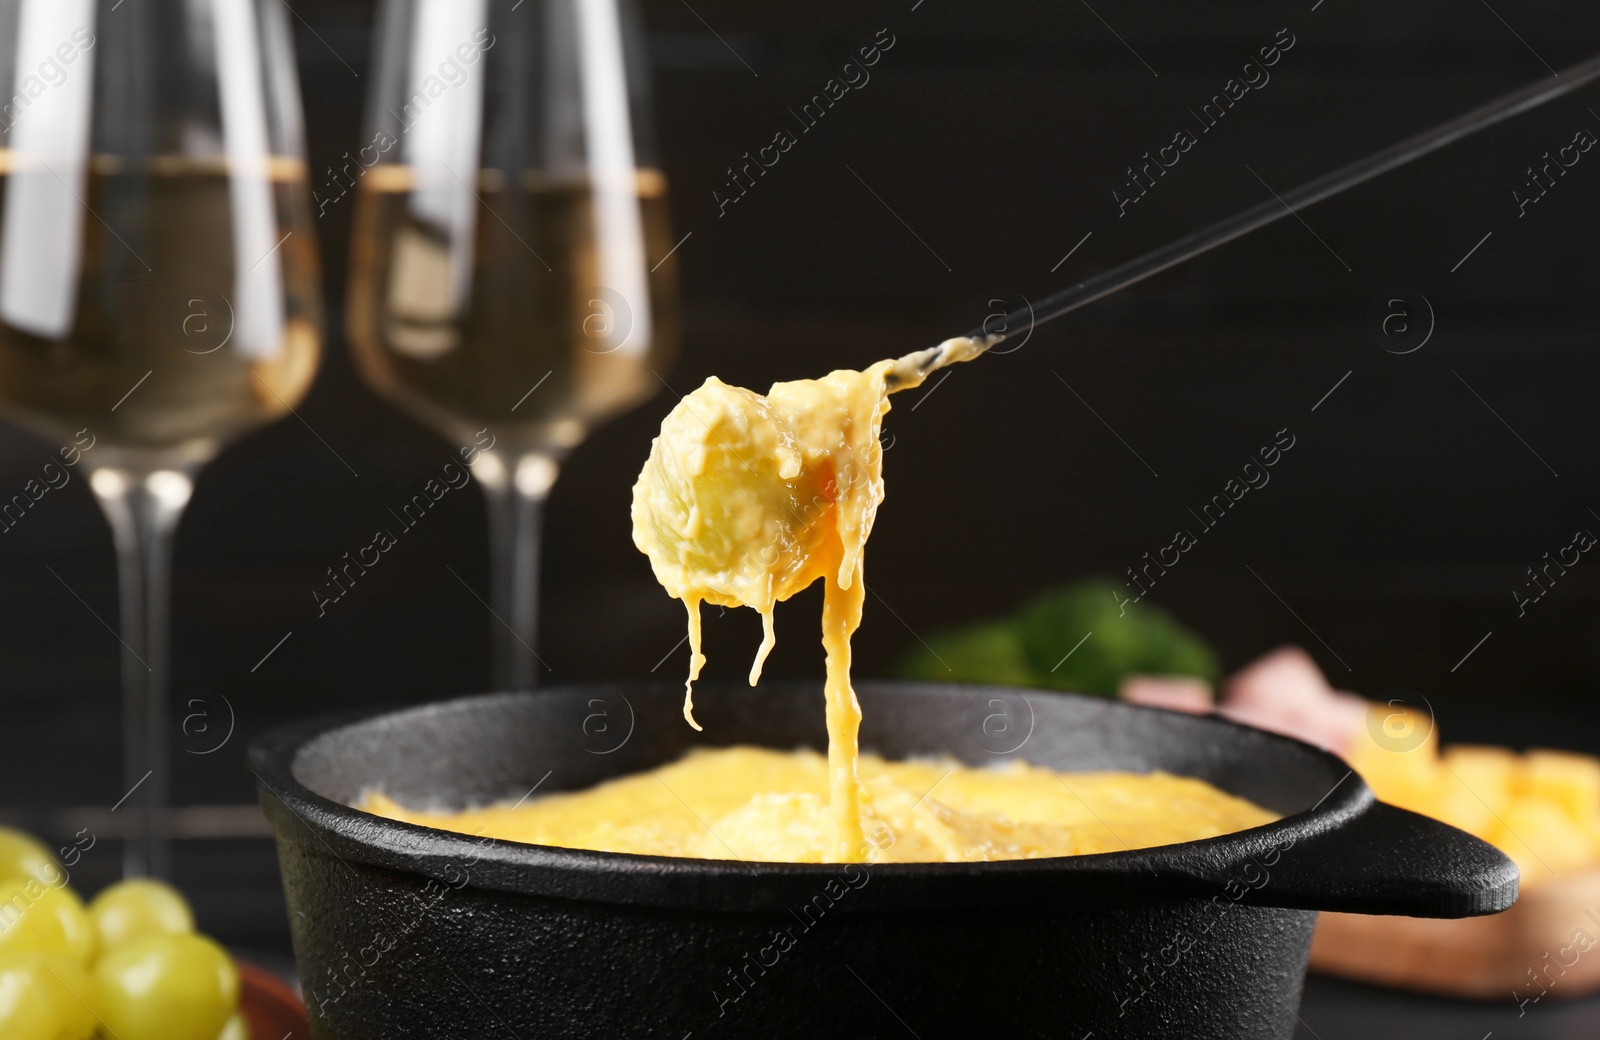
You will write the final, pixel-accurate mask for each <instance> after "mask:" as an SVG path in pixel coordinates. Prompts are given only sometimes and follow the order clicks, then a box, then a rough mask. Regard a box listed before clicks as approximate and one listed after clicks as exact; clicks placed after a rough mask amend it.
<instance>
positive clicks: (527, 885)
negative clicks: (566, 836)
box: [250, 682, 1516, 917]
mask: <svg viewBox="0 0 1600 1040" xmlns="http://www.w3.org/2000/svg"><path fill="white" fill-rule="evenodd" d="M920 685H926V684H910V683H882V682H869V683H862V684H860V686H859V688H860V689H861V690H862V691H863V692H871V693H876V692H878V691H891V692H894V691H915V690H916V689H917V688H918V686H920ZM940 688H942V689H954V688H956V687H951V686H943V687H940ZM614 689H627V690H630V691H633V690H640V691H643V690H645V689H646V687H644V686H643V685H642V684H598V685H574V686H566V687H559V688H548V689H541V690H538V691H532V692H517V693H490V694H472V695H467V696H462V697H456V698H450V699H446V700H441V701H433V702H429V703H426V704H422V705H415V706H410V707H403V708H399V709H390V710H374V709H370V708H369V709H364V710H355V711H346V712H341V713H337V714H331V715H324V716H321V717H318V718H314V719H310V720H307V721H304V722H301V723H297V724H293V725H290V726H285V727H282V728H280V729H277V730H275V731H273V732H271V733H269V734H267V735H266V736H264V737H262V738H260V739H259V740H258V741H257V742H256V743H255V744H254V745H253V746H252V749H251V756H250V757H251V766H252V771H253V773H254V774H255V776H256V779H257V780H258V781H259V782H260V785H261V789H262V790H261V800H262V805H263V808H264V810H265V811H266V812H267V814H268V816H269V818H271V819H272V821H273V824H274V828H275V830H276V831H277V833H278V836H279V840H280V842H282V841H285V840H295V839H296V838H297V836H298V835H303V833H304V830H305V829H309V831H310V832H311V834H312V836H313V838H314V840H312V841H310V842H305V843H303V844H305V845H306V846H307V847H308V848H309V849H311V850H312V851H314V852H315V851H318V850H320V851H326V852H328V853H331V854H332V855H334V856H336V857H338V858H339V859H341V860H345V861H356V862H361V863H366V864H369V865H375V866H379V867H386V868H390V869H397V870H402V871H406V872H410V873H419V874H423V875H427V876H429V877H433V878H435V879H437V880H438V881H440V882H442V883H444V884H446V885H450V886H451V887H461V886H464V885H466V884H468V883H470V884H472V885H474V886H475V887H478V888H486V889H493V890H499V891H508V892H521V893H526V894H533V895H548V896H556V897H565V898H575V899H583V900H599V901H602V902H614V903H630V904H643V905H693V906H697V907H699V908H702V909H715V908H716V907H714V906H712V905H709V904H712V903H720V904H724V906H723V908H725V909H730V910H733V909H747V908H749V906H750V904H751V903H756V904H759V903H762V902H765V901H766V900H764V899H762V898H761V897H762V895H763V893H764V887H765V886H768V885H776V884H780V883H781V884H783V885H784V886H785V888H786V889H788V890H789V891H790V892H803V891H805V890H807V889H810V890H816V889H818V888H819V887H820V886H822V885H824V884H825V883H827V882H829V881H830V880H834V879H838V878H839V877H840V876H841V873H842V872H845V871H847V869H848V867H849V866H850V865H848V864H841V863H780V862H767V861H748V862H747V861H741V860H734V859H728V860H720V859H698V858H688V857H669V856H656V855H640V854H634V853H623V852H603V851H598V850H592V849H579V848H568V847H563V846H551V845H535V844H531V843H524V842H514V841H509V840H505V839H486V838H481V837H478V836H475V835H472V834H466V833H461V832H455V831H446V830H440V829H437V828H432V827H424V826H419V825H416V824H410V823H403V822H400V821H397V820H392V819H389V818H386V817H381V816H377V815H374V814H371V813H368V812H365V811H363V810H360V809H356V808H354V807H352V806H349V805H346V804H343V803H342V802H339V801H336V800H334V799H331V798H328V797H326V796H324V795H322V794H319V793H317V792H316V791H313V790H312V789H311V788H309V787H308V786H306V784H304V783H303V782H302V781H301V780H300V778H299V775H298V774H299V771H300V770H299V767H300V766H301V765H302V763H303V760H304V759H305V758H306V756H307V752H308V749H311V748H313V747H314V746H315V745H316V743H317V742H318V741H320V740H326V739H336V738H337V737H338V736H339V735H340V734H344V733H349V732H351V731H353V730H354V729H356V728H357V727H359V726H360V725H361V724H363V723H371V722H376V721H378V720H386V721H392V722H407V721H410V722H415V721H417V720H418V719H421V718H426V717H428V716H444V715H447V714H449V713H452V712H461V711H471V710H472V709H474V708H480V709H481V708H488V707H492V706H494V705H496V704H501V703H506V702H520V701H524V700H526V699H528V698H547V697H558V696H561V695H562V694H567V695H571V694H574V693H580V694H587V693H592V692H596V691H602V690H614ZM708 689H714V687H712V686H708ZM986 689H991V690H995V691H1006V692H1009V693H1011V694H1022V695H1026V696H1027V697H1030V698H1046V699H1056V698H1059V699H1068V700H1078V699H1082V700H1093V701H1095V702H1098V703H1100V704H1104V705H1105V706H1106V707H1107V708H1110V709H1112V710H1113V711H1114V712H1115V713H1119V714H1120V713H1130V714H1133V715H1136V714H1139V713H1148V712H1157V713H1159V714H1162V715H1172V714H1174V713H1171V712H1163V711H1161V710H1160V709H1154V708H1147V707H1143V706H1139V705H1132V704H1126V703H1122V702H1115V701H1105V700H1104V699H1103V698H1085V697H1083V696H1082V695H1079V694H1069V693H1062V692H1058V691H1050V690H1033V689H1029V690H1014V689H1008V688H1004V687H990V688H986ZM1183 720H1184V721H1183V722H1182V723H1181V724H1182V725H1185V726H1194V727H1197V728H1206V727H1217V728H1219V729H1223V730H1237V731H1245V732H1248V733H1249V734H1250V739H1251V740H1252V741H1255V742H1258V743H1263V742H1264V743H1265V744H1268V745H1270V744H1278V745H1281V746H1284V747H1291V748H1294V749H1295V751H1296V753H1298V754H1300V755H1303V756H1308V758H1310V759H1311V760H1320V764H1321V765H1323V766H1325V767H1328V769H1329V771H1330V772H1332V773H1334V774H1335V775H1337V774H1340V773H1342V774H1343V775H1342V777H1341V778H1340V779H1339V780H1338V782H1336V783H1335V784H1334V785H1333V786H1332V788H1331V789H1330V790H1329V791H1328V792H1327V794H1325V795H1324V796H1323V797H1322V799H1321V800H1320V801H1319V802H1317V803H1316V804H1315V805H1313V806H1311V807H1310V808H1308V809H1302V810H1300V811H1298V812H1294V813H1291V814H1289V815H1286V816H1284V817H1282V818H1280V819H1278V820H1275V821H1273V822H1271V823H1267V824H1263V825H1260V826H1257V827H1252V828H1248V829H1246V830H1241V831H1234V832H1229V833H1226V834H1221V835H1216V836H1213V837H1208V838H1202V839H1197V840H1194V841H1187V842H1179V843H1174V844H1167V845H1158V846H1151V847H1146V848H1134V849H1126V850H1120V851H1112V852H1102V853H1094V854H1086V855H1080V856H1061V857H1045V858H1037V859H1009V860H994V861H981V862H961V863H942V862H928V863H871V864H866V865H861V866H860V867H859V869H860V870H862V871H867V872H870V876H871V880H872V887H873V888H874V889H875V890H876V891H877V893H879V894H881V893H882V892H883V891H884V890H886V889H895V888H898V887H900V886H934V887H937V888H939V889H940V890H944V891H947V893H948V894H950V895H952V896H955V897H958V898H959V897H961V896H970V895H972V894H973V892H974V889H973V886H974V885H979V886H987V887H988V889H990V890H992V891H990V892H989V893H988V894H987V897H986V898H983V899H982V900H981V901H982V902H984V903H990V902H993V903H995V904H996V905H1008V904H1014V903H1017V902H1023V901H1027V900H1028V899H1030V898H1032V895H1030V893H1031V894H1033V895H1037V893H1038V892H1039V891H1040V889H1039V884H1038V883H1044V882H1048V881H1050V880H1052V879H1059V881H1067V880H1068V879H1074V878H1075V879H1079V880H1080V881H1081V882H1082V883H1088V882H1090V881H1091V879H1092V880H1093V881H1094V882H1095V883H1096V887H1097V888H1102V887H1103V888H1105V889H1106V890H1107V891H1108V892H1110V891H1117V892H1128V893H1141V892H1142V893H1143V896H1144V898H1150V897H1151V896H1152V895H1154V894H1160V895H1165V896H1171V897H1184V896H1189V897H1196V896H1198V897H1205V896H1208V895H1209V896H1215V895H1217V894H1218V893H1219V892H1222V891H1224V890H1226V891H1227V892H1228V895H1227V897H1226V898H1227V899H1228V900H1229V901H1232V902H1239V903H1242V904H1256V905H1268V906H1288V907H1299V908H1305V909H1343V910H1354V911H1356V912H1369V913H1372V912H1397V913H1414V914H1417V915H1418V916H1423V915H1426V916H1448V917H1455V916H1466V915H1469V914H1480V913H1492V912H1497V911H1498V910H1501V909H1504V908H1505V907H1506V906H1509V905H1510V903H1511V902H1512V901H1514V899H1515V895H1516V871H1515V867H1514V866H1511V865H1510V861H1509V860H1506V859H1505V857H1504V856H1503V855H1500V854H1499V853H1498V852H1497V851H1496V850H1493V849H1492V847H1490V846H1487V845H1486V844H1484V843H1481V842H1478V840H1477V839H1475V838H1470V837H1469V836H1467V835H1464V834H1462V833H1461V832H1457V831H1454V830H1453V829H1452V828H1449V827H1447V826H1445V825H1444V824H1438V823H1436V822H1435V821H1431V820H1426V818H1423V817H1415V816H1414V814H1410V813H1406V812H1405V811H1404V810H1399V809H1395V808H1394V807H1392V806H1388V805H1385V804H1383V803H1381V802H1378V801H1377V800H1376V798H1375V796H1374V795H1373V792H1372V790H1371V789H1370V788H1369V787H1368V786H1367V785H1366V783H1365V782H1364V781H1363V780H1362V779H1361V778H1360V776H1359V775H1357V774H1356V773H1355V771H1354V770H1353V769H1351V768H1350V767H1349V766H1348V765H1346V764H1345V763H1344V762H1343V761H1342V760H1341V759H1339V758H1338V757H1337V756H1335V755H1333V754H1331V753H1329V752H1327V751H1324V750H1322V749H1320V748H1316V747H1313V746H1311V745H1309V744H1306V743H1304V742H1302V741H1297V740H1294V739H1293V738H1290V737H1285V736H1281V735H1278V734H1273V733H1266V732H1262V731H1259V730H1255V729H1253V728H1252V727H1248V726H1243V725H1240V724H1239V723H1235V722H1233V721H1231V720H1228V719H1225V718H1221V717H1219V716H1188V715H1185V716H1183ZM1396 814H1399V815H1398V816H1397V815H1396ZM1402 817H1404V818H1405V819H1402ZM1418 821H1421V824H1419V823H1418ZM1353 823H1354V824H1357V825H1361V826H1366V825H1373V824H1375V825H1377V827H1378V829H1379V830H1393V829H1395V828H1396V827H1399V828H1400V829H1401V830H1409V831H1416V830H1417V829H1418V827H1419V826H1421V825H1422V824H1425V825H1428V826H1426V827H1423V829H1424V830H1428V831H1430V837H1441V838H1442V840H1450V841H1455V842H1457V843H1458V844H1461V843H1462V842H1463V841H1464V842H1465V843H1468V844H1470V845H1473V846H1481V848H1476V847H1474V848H1473V849H1472V851H1473V852H1475V853H1478V854H1480V859H1483V863H1484V870H1483V871H1481V872H1482V873H1484V874H1485V877H1484V878H1482V879H1481V883H1480V882H1474V883H1472V884H1470V885H1468V886H1467V887H1468V888H1470V889H1472V890H1473V891H1471V892H1470V893H1463V892H1460V891H1453V892H1451V893H1445V894H1444V895H1443V896H1442V897H1440V896H1437V894H1436V897H1435V898H1433V899H1432V900H1431V901H1430V899H1429V897H1428V896H1427V895H1426V894H1424V893H1421V892H1418V893H1415V894H1407V893H1406V892H1404V891H1400V892H1397V893H1391V894H1390V895H1389V896H1388V897H1386V898H1387V900H1388V902H1385V901H1384V900H1383V899H1380V900H1378V901H1377V903H1378V904H1382V905H1377V904H1374V905H1376V907H1377V908H1375V909H1363V906H1365V905H1367V904H1368V903H1372V902H1373V901H1372V900H1370V899H1367V900H1363V899H1362V898H1360V895H1359V894H1357V895H1356V897H1355V898H1349V895H1350V894H1349V893H1344V894H1343V895H1342V896H1341V895H1340V894H1338V893H1335V894H1333V896H1332V897H1331V898H1330V897H1328V896H1326V895H1325V894H1323V893H1318V892H1302V891H1295V889H1296V888H1297V887H1298V888H1304V887H1307V886H1306V884H1305V883H1304V879H1301V881H1302V883H1300V884H1298V885H1297V884H1296V882H1295V879H1294V878H1292V877H1291V878H1290V879H1289V881H1288V884H1287V886H1286V885H1285V884H1284V879H1283V878H1282V875H1283V874H1284V873H1286V872H1287V873H1289V874H1303V873H1306V869H1305V868H1306V864H1305V863H1304V862H1302V863H1301V864H1300V868H1299V869H1297V870H1293V871H1285V870H1284V869H1283V868H1282V867H1277V864H1278V863H1279V856H1283V857H1285V859H1288V858H1290V857H1291V856H1292V854H1291V853H1290V852H1289V851H1288V850H1290V849H1293V848H1294V847H1295V846H1297V845H1303V844H1307V843H1310V844H1313V845H1314V844H1316V843H1317V842H1319V841H1321V842H1324V843H1326V842H1328V841H1329V839H1330V837H1331V836H1336V835H1337V832H1339V831H1340V829H1341V828H1345V827H1347V826H1349V825H1351V824H1353ZM1369 829H1370V827H1369ZM1433 831H1437V832H1438V834H1437V835H1434V834H1432V833H1431V832H1433ZM1463 847H1466V846H1465V845H1463ZM1484 850H1488V852H1487V853H1486V854H1485V853H1484ZM1485 857H1486V858H1485ZM1494 857H1498V858H1499V860H1501V861H1503V864H1502V863H1496V862H1494ZM1298 858H1299V859H1300V860H1302V861H1305V860H1315V859H1318V858H1323V859H1325V858H1327V857H1326V855H1325V854H1324V853H1323V852H1322V851H1320V850H1316V849H1313V850H1312V851H1311V852H1310V854H1306V855H1302V856H1300V857H1298ZM1257 864H1259V865H1261V866H1260V868H1259V869H1260V870H1262V871H1265V872H1266V873H1267V874H1268V879H1269V881H1273V880H1276V882H1277V883H1276V884H1269V883H1263V884H1262V885H1261V886H1260V887H1255V882H1254V880H1253V878H1254V874H1253V873H1252V872H1251V871H1250V870H1249V869H1248V868H1249V867H1250V866H1251V865H1257ZM346 866H349V862H346ZM1490 867H1498V868H1502V869H1499V870H1494V869H1490ZM1274 869H1276V870H1277V875H1278V876H1277V877H1276V878H1275V879H1274V877H1273V875H1272V871H1273V870H1274ZM1241 870H1245V876H1246V877H1249V878H1251V879H1252V880H1250V881H1248V882H1245V883H1243V884H1241V883H1239V882H1238V880H1237V879H1238V877H1239V872H1240V871H1241ZM1316 873H1317V872H1316V871H1315V870H1314V869H1313V870H1312V871H1311V874H1313V875H1315V874H1316ZM1491 874H1492V875H1494V876H1488V875H1491ZM619 877H627V878H631V879H633V882H641V881H642V882H643V883H642V884H638V883H634V884H629V885H623V886H620V887H619V885H618V884H617V879H618V878H619ZM1000 879H1007V881H1008V882H1009V883H1008V884H1005V885H1002V884H1001V880H1000ZM1321 880H1323V879H1321V878H1317V877H1312V879H1311V883H1310V887H1312V888H1316V887H1318V884H1319V882H1320V881H1321ZM1391 880H1392V879H1391ZM1230 881H1232V882H1233V883H1232V884H1229V882H1230ZM1029 882H1034V883H1029ZM1460 887H1461V886H1460V885H1457V886H1456V888H1458V889H1459V888H1460ZM999 888H1005V889H1008V890H1009V892H1004V893H1003V892H1000V891H998V889H999ZM740 893H743V895H742V896H741V895H740ZM916 901H917V902H921V900H916ZM861 902H865V900H863V901H861ZM860 909H866V908H865V907H861V908H860Z"/></svg>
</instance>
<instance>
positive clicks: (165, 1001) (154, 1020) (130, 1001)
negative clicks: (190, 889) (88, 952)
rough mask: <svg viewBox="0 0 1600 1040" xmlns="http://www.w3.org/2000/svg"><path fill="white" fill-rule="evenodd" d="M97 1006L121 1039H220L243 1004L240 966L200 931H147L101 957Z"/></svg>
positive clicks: (96, 971) (110, 1029) (96, 974)
mask: <svg viewBox="0 0 1600 1040" xmlns="http://www.w3.org/2000/svg"><path fill="white" fill-rule="evenodd" d="M94 981H95V991H96V995H97V997H98V1000H97V1003H96V1006H97V1008H98V1010H99V1012H100V1018H101V1020H102V1021H103V1022H104V1023H105V1025H106V1029H107V1031H108V1032H110V1033H113V1034H115V1035H116V1036H117V1037H118V1040H217V1034H218V1033H220V1032H221V1031H222V1027H223V1025H224V1024H225V1023H226V1022H227V1021H228V1016H230V1015H232V1014H233V1013H234V1011H235V1010H237V1008H238V1006H239V972H238V970H237V969H236V968H234V966H233V961H232V959H231V958H229V956H228V954H227V953H226V951H224V950H223V949H222V947H220V946H218V945H217V944H216V943H214V942H212V941H211V940H210V939H207V938H206V937H204V936H201V935H147V936H145V937H144V938H143V939H135V940H134V941H133V942H131V943H129V944H127V945H126V946H122V947H119V948H117V949H115V950H112V951H111V952H110V953H108V954H106V955H105V956H104V957H102V958H100V963H98V964H96V965H95V968H94Z"/></svg>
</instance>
